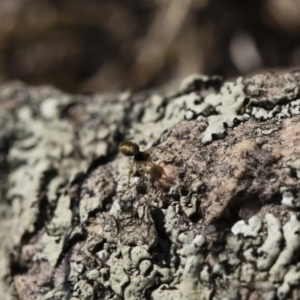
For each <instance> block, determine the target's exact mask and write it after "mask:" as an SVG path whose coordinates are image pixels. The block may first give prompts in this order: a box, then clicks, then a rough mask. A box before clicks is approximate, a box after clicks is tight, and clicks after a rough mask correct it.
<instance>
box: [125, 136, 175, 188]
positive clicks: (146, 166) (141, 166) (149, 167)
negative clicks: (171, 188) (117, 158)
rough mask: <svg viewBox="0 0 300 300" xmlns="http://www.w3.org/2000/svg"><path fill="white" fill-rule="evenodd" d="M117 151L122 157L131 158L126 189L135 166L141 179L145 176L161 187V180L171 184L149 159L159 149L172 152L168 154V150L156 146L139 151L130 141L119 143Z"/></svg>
mask: <svg viewBox="0 0 300 300" xmlns="http://www.w3.org/2000/svg"><path fill="white" fill-rule="evenodd" d="M119 149H120V152H121V153H122V154H123V155H125V156H133V163H132V165H131V167H130V169H129V172H128V187H129V185H130V178H131V175H132V172H133V168H134V166H136V168H137V170H138V171H139V173H140V174H141V175H142V177H145V175H146V174H147V175H149V176H150V178H151V179H152V181H153V182H154V181H157V182H159V183H160V184H161V185H162V182H161V180H164V181H165V182H167V183H169V184H171V183H173V181H172V179H171V178H169V177H168V176H167V174H166V173H165V171H164V169H163V167H161V166H159V165H157V164H155V163H154V162H153V161H152V158H151V154H152V152H153V151H155V150H156V149H159V150H161V151H166V152H169V153H171V154H172V152H170V151H169V150H167V149H164V148H162V147H159V146H156V147H152V148H150V149H148V150H145V151H140V147H139V145H138V144H136V143H134V142H131V141H125V142H123V143H121V145H120V147H119Z"/></svg>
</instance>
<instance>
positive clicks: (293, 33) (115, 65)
mask: <svg viewBox="0 0 300 300" xmlns="http://www.w3.org/2000/svg"><path fill="white" fill-rule="evenodd" d="M299 66H300V1H299V0H139V1H130V0H0V84H1V82H4V81H8V80H16V79H17V80H22V81H24V82H27V83H29V84H34V85H39V84H52V85H55V86H56V87H58V88H60V89H62V90H64V91H67V92H72V93H81V92H85V93H88V92H106V91H116V90H124V89H127V88H130V89H142V88H151V87H153V86H159V85H163V84H165V83H167V82H170V81H174V80H180V79H182V78H184V77H185V76H187V75H190V74H191V73H196V72H197V73H204V74H207V75H213V74H220V75H224V76H226V77H232V76H237V75H241V74H242V75H246V74H251V73H254V72H258V71H265V70H270V69H271V70H274V69H276V68H280V69H282V68H285V69H297V68H299Z"/></svg>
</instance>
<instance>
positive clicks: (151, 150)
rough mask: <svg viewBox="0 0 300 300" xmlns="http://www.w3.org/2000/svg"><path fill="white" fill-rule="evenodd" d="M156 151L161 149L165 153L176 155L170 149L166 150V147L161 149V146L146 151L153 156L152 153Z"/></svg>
mask: <svg viewBox="0 0 300 300" xmlns="http://www.w3.org/2000/svg"><path fill="white" fill-rule="evenodd" d="M156 149H159V150H160V151H165V152H168V153H170V154H172V155H174V153H173V152H171V151H169V150H168V149H166V148H164V147H160V146H154V147H152V148H150V149H148V150H145V152H147V153H149V154H151V153H152V152H153V151H155V150H156Z"/></svg>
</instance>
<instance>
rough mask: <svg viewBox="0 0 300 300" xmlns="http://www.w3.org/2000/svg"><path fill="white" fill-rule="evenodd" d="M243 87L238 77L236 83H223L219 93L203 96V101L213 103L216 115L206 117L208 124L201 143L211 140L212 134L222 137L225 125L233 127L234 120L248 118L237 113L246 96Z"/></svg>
mask: <svg viewBox="0 0 300 300" xmlns="http://www.w3.org/2000/svg"><path fill="white" fill-rule="evenodd" d="M243 89H244V84H243V82H242V78H239V79H238V80H237V81H236V83H225V84H224V85H223V87H222V88H221V91H220V93H219V94H215V95H209V96H207V97H206V98H205V100H204V101H205V102H207V103H210V104H211V105H213V106H214V107H215V110H216V112H217V113H218V115H215V116H209V117H208V124H209V125H208V127H207V128H206V130H205V132H204V135H203V137H202V140H201V141H202V143H204V144H206V143H209V142H211V141H212V139H213V137H214V136H215V137H217V138H223V137H224V136H225V127H224V126H225V125H227V126H228V127H233V126H234V125H235V122H236V121H245V120H248V119H249V115H247V114H245V115H242V114H240V113H239V112H240V110H241V108H242V107H243V105H244V102H245V98H246V95H245V94H244V91H243Z"/></svg>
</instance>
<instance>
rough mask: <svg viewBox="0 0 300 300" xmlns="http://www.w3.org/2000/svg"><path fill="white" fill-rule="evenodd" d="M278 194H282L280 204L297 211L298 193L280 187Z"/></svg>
mask: <svg viewBox="0 0 300 300" xmlns="http://www.w3.org/2000/svg"><path fill="white" fill-rule="evenodd" d="M280 192H281V193H282V200H281V203H282V204H283V205H285V206H287V207H289V208H294V209H299V208H300V193H299V192H298V193H295V195H294V193H293V191H291V190H290V189H289V188H288V187H281V188H280Z"/></svg>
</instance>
